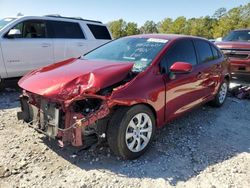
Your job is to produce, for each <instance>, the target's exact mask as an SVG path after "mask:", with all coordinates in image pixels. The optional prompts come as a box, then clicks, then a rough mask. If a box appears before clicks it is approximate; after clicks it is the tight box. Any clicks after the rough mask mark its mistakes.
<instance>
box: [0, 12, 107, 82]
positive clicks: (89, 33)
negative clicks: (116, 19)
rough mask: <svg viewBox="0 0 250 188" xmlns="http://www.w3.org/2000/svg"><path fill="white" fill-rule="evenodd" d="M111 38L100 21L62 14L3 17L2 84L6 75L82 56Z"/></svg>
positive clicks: (0, 25)
mask: <svg viewBox="0 0 250 188" xmlns="http://www.w3.org/2000/svg"><path fill="white" fill-rule="evenodd" d="M111 39H112V36H111V34H110V32H109V30H108V28H107V27H106V25H104V24H102V23H101V22H99V21H93V20H84V19H82V18H69V17H61V16H59V15H47V16H40V17H38V16H22V17H16V18H13V17H11V18H4V19H2V20H0V84H1V80H3V79H8V78H13V77H20V76H23V75H24V74H25V73H27V72H29V71H31V70H34V69H37V68H39V67H42V66H45V65H48V64H52V63H56V62H59V61H63V60H65V59H68V58H72V57H75V58H76V57H79V56H81V55H83V54H85V53H87V52H88V51H90V50H92V49H94V48H96V47H98V46H100V45H102V44H104V43H106V42H108V41H110V40H111Z"/></svg>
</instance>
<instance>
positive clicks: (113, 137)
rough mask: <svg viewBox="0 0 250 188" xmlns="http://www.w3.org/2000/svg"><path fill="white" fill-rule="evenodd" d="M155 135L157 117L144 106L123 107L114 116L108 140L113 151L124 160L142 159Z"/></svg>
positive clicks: (110, 124) (108, 132)
mask: <svg viewBox="0 0 250 188" xmlns="http://www.w3.org/2000/svg"><path fill="white" fill-rule="evenodd" d="M154 133H155V117H154V114H153V113H152V111H151V109H149V108H148V107H146V106H144V105H136V106H133V107H131V108H127V107H122V108H120V109H118V110H117V111H116V112H115V114H114V115H113V116H112V118H111V121H110V123H109V125H108V130H107V140H108V144H109V146H110V148H111V150H112V151H113V152H114V153H115V154H116V155H118V156H120V157H122V158H123V159H130V160H131V159H135V158H138V157H140V156H141V155H142V154H144V153H145V152H146V150H147V149H148V148H149V145H150V144H151V142H152V139H153V136H154Z"/></svg>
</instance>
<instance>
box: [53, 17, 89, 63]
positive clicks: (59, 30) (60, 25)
mask: <svg viewBox="0 0 250 188" xmlns="http://www.w3.org/2000/svg"><path fill="white" fill-rule="evenodd" d="M48 26H49V30H50V31H51V37H52V38H53V44H54V55H55V62H58V61H62V60H65V59H69V58H72V57H74V58H77V57H80V56H81V55H83V54H84V53H85V52H86V51H87V50H88V43H87V40H86V37H85V34H84V33H83V30H82V28H81V27H80V25H79V23H78V22H69V21H54V20H49V21H48Z"/></svg>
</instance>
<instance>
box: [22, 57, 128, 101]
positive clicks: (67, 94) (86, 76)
mask: <svg viewBox="0 0 250 188" xmlns="http://www.w3.org/2000/svg"><path fill="white" fill-rule="evenodd" d="M132 67H133V63H131V62H112V61H89V60H82V59H69V60H66V61H63V62H60V63H56V64H53V65H49V66H46V67H43V68H40V69H38V70H35V71H32V72H30V73H29V74H27V75H25V76H24V77H23V78H22V79H21V80H20V81H19V82H18V85H19V86H20V87H21V88H23V89H24V90H27V91H29V92H31V93H36V94H38V95H41V96H45V97H49V98H54V99H58V100H68V99H72V98H74V97H76V96H79V95H81V94H83V93H96V92H97V91H99V90H100V89H102V88H105V87H108V86H111V85H113V84H115V83H117V82H120V81H122V80H123V79H124V78H125V77H126V76H127V74H128V73H129V72H130V71H131V69H132Z"/></svg>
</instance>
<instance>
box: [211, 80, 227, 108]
mask: <svg viewBox="0 0 250 188" xmlns="http://www.w3.org/2000/svg"><path fill="white" fill-rule="evenodd" d="M228 85H229V83H228V81H227V80H224V81H223V82H222V84H221V85H220V88H219V91H218V93H217V95H216V96H215V98H214V100H212V101H211V103H210V104H211V105H212V106H215V107H221V106H222V105H223V104H224V102H225V100H226V98H227V92H228Z"/></svg>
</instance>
